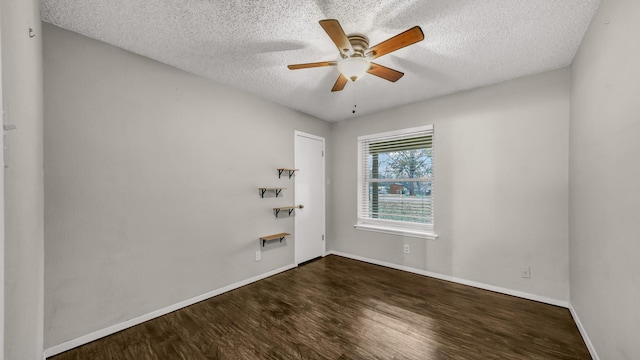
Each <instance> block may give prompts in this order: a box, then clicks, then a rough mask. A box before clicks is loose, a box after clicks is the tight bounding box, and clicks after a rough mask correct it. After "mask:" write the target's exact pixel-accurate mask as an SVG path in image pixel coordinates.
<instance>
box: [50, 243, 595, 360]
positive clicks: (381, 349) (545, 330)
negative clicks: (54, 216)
mask: <svg viewBox="0 0 640 360" xmlns="http://www.w3.org/2000/svg"><path fill="white" fill-rule="evenodd" d="M50 359H52V360H71V359H82V360H86V359H92V360H100V359H136V360H146V359H157V360H160V359H188V360H192V359H193V360H197V359H233V360H235V359H252V360H253V359H340V360H346V359H392V360H396V359H415V360H425V359H465V360H466V359H483V360H486V359H537V360H543V359H545V360H548V359H591V357H590V356H589V353H588V351H587V348H586V347H585V344H584V342H583V340H582V338H581V337H580V334H579V332H578V329H577V328H576V325H575V323H574V322H573V320H572V318H571V315H570V313H569V311H568V310H567V309H564V308H560V307H555V306H551V305H545V304H542V303H538V302H535V301H529V300H524V299H520V298H516V297H512V296H508V295H502V294H497V293H493V292H490V291H485V290H480V289H476V288H472V287H467V286H464V285H459V284H454V283H449V282H446V281H441V280H436V279H431V278H428V277H424V276H420V275H416V274H411V273H407V272H402V271H398V270H393V269H388V268H385V267H381V266H376V265H371V264H367V263H363V262H359V261H355V260H351V259H346V258H343V257H339V256H333V255H332V256H327V257H325V258H323V259H321V260H318V261H314V262H311V263H309V264H306V265H304V266H300V267H298V268H296V269H293V270H289V271H287V272H284V273H281V274H278V275H275V276H272V277H270V278H267V279H265V280H262V281H259V282H256V283H253V284H251V285H248V286H245V287H242V288H240V289H237V290H234V291H231V292H228V293H225V294H222V295H219V296H217V297H215V298H212V299H209V300H206V301H203V302H200V303H197V304H195V305H192V306H189V307H187V308H184V309H181V310H178V311H176V312H173V313H171V314H168V315H165V316H162V317H160V318H157V319H154V320H151V321H148V322H146V323H143V324H140V325H138V326H135V327H132V328H130V329H127V330H124V331H121V332H119V333H116V334H114V335H111V336H109V337H106V338H103V339H100V340H97V341H95V342H92V343H90V344H87V345H84V346H81V347H78V348H76V349H73V350H70V351H68V352H65V353H62V354H60V355H58V356H54V357H52V358H50Z"/></svg>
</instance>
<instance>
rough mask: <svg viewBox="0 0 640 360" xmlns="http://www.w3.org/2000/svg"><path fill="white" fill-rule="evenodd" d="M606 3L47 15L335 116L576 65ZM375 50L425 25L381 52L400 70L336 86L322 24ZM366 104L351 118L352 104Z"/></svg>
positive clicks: (238, 2) (126, 5)
mask: <svg viewBox="0 0 640 360" xmlns="http://www.w3.org/2000/svg"><path fill="white" fill-rule="evenodd" d="M599 2H600V0H484V1H479V0H426V1H425V0H423V1H420V0H396V1H381V0H364V1H359V0H352V1H340V0H328V1H321V0H315V1H309V0H277V1H274V0H272V1H267V0H264V1H260V0H253V1H249V0H225V1H222V0H221V1H214V0H144V1H143V0H41V15H42V20H43V21H46V22H49V23H51V24H54V25H57V26H60V27H62V28H65V29H68V30H71V31H75V32H78V33H80V34H84V35H86V36H88V37H91V38H94V39H97V40H101V41H104V42H106V43H109V44H112V45H115V46H118V47H120V48H123V49H126V50H129V51H131V52H134V53H136V54H140V55H143V56H146V57H149V58H152V59H155V60H157V61H160V62H163V63H166V64H169V65H172V66H175V67H177V68H180V69H182V70H185V71H188V72H191V73H193V74H197V75H200V76H203V77H206V78H209V79H211V80H214V81H216V82H220V83H224V84H227V85H230V86H233V87H236V88H239V89H242V90H245V91H247V92H250V93H253V94H255V95H257V96H259V97H262V98H265V99H269V100H271V101H274V102H276V103H279V104H282V105H285V106H287V107H290V108H293V109H297V110H300V111H302V112H304V113H307V114H311V115H313V116H315V117H318V118H320V119H324V120H327V121H338V120H343V119H347V118H350V117H353V116H359V115H364V114H368V113H372V112H376V111H380V110H382V109H386V108H390V107H394V106H399V105H403V104H407V103H411V102H415V101H420V100H424V99H428V98H433V97H437V96H441V95H445V94H451V93H454V92H458V91H461V90H466V89H472V88H476V87H480V86H485V85H490V84H494V83H498V82H502V81H505V80H509V79H513V78H517V77H521V76H525V75H529V74H534V73H539V72H543V71H546V70H551V69H555V68H560V67H563V66H566V65H569V64H570V63H571V62H572V60H573V57H574V55H575V53H576V51H577V49H578V46H579V45H580V42H581V40H582V37H583V35H584V33H585V31H586V29H587V27H588V25H589V22H590V21H591V18H592V17H593V15H594V13H595V11H596V9H597V7H598V5H599ZM329 18H334V19H337V20H339V21H340V23H341V25H342V28H343V29H344V31H345V32H346V33H347V34H350V33H362V34H365V35H367V36H368V37H369V40H370V41H369V43H370V45H375V44H377V43H380V42H382V41H384V40H386V39H388V38H390V37H392V36H394V35H396V34H398V33H400V32H402V31H404V30H407V29H409V28H410V27H413V26H415V25H419V26H420V27H421V28H422V30H423V32H424V34H425V39H424V40H423V41H421V42H419V43H417V44H414V45H412V46H409V47H406V48H403V49H400V50H397V51H395V52H393V53H391V54H388V55H385V56H382V57H380V58H378V59H376V62H377V63H379V64H381V65H384V66H387V67H391V68H393V69H396V70H399V71H402V72H404V73H405V76H404V77H403V78H401V79H400V80H398V81H397V82H396V83H391V82H388V81H386V80H383V79H380V78H378V77H375V76H365V77H363V78H362V79H360V80H358V81H357V82H355V83H351V82H350V83H348V84H347V86H346V87H345V89H344V90H343V91H340V92H335V93H332V92H331V91H330V90H331V88H332V86H333V84H334V82H335V81H336V79H337V77H338V72H337V68H336V67H321V68H312V69H303V70H295V71H292V70H289V69H287V65H288V64H296V63H307V62H317V61H327V60H329V61H332V60H338V59H339V53H338V50H337V48H336V46H335V45H334V44H333V42H332V41H331V40H330V39H329V37H328V36H327V34H326V33H325V32H324V30H323V29H322V28H321V27H320V25H319V24H318V21H319V20H321V19H329ZM354 105H357V108H356V110H357V112H356V114H355V115H354V114H353V113H352V110H353V109H354Z"/></svg>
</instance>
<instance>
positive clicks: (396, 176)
mask: <svg viewBox="0 0 640 360" xmlns="http://www.w3.org/2000/svg"><path fill="white" fill-rule="evenodd" d="M433 184H434V177H433V126H431V125H429V126H422V127H418V128H411V129H405V130H399V131H392V132H387V133H381V134H373V135H366V136H361V137H359V138H358V223H357V224H356V226H355V227H356V228H357V229H361V230H371V231H379V232H385V233H391V234H400V235H407V236H415V237H424V238H431V239H435V238H436V235H435V234H434V233H433V202H432V197H433Z"/></svg>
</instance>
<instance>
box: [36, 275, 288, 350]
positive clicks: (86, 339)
mask: <svg viewBox="0 0 640 360" xmlns="http://www.w3.org/2000/svg"><path fill="white" fill-rule="evenodd" d="M295 267H296V265H295V264H291V265H287V266H284V267H281V268H279V269H275V270H272V271H269V272H267V273H264V274H260V275H258V276H254V277H252V278H249V279H246V280H243V281H239V282H236V283H233V284H231V285H227V286H225V287H222V288H219V289H216V290H213V291H210V292H208V293H206V294H202V295H200V296H196V297H194V298H191V299H187V300H184V301H181V302H179V303H177V304H174V305H170V306H167V307H165V308H162V309H159V310H156V311H152V312H150V313H148V314H145V315H142V316H138V317H136V318H133V319H131V320H127V321H125V322H122V323H119V324H115V325H112V326H109V327H107V328H105V329H102V330H98V331H94V332H92V333H90V334H87V335H84V336H81V337H78V338H75V339H73V340H69V341H66V342H64V343H62V344H59V345H55V346H52V347H50V348H47V349H45V351H44V357H45V358H48V357H50V356H54V355H58V354H61V353H63V352H65V351H67V350H71V349H73V348H75V347H78V346H80V345H84V344H88V343H90V342H92V341H94V340H97V339H100V338H103V337H105V336H109V335H112V334H115V333H117V332H118V331H122V330H124V329H127V328H130V327H132V326H135V325H139V324H142V323H143V322H145V321H149V320H151V319H155V318H157V317H159V316H162V315H166V314H168V313H170V312H173V311H176V310H179V309H182V308H184V307H187V306H189V305H193V304H195V303H198V302H200V301H203V300H207V299H209V298H212V297H214V296H217V295H220V294H223V293H226V292H228V291H231V290H234V289H237V288H240V287H242V286H245V285H248V284H251V283H253V282H256V281H258V280H262V279H265V278H268V277H269V276H273V275H275V274H278V273H281V272H284V271H287V270H290V269H293V268H295Z"/></svg>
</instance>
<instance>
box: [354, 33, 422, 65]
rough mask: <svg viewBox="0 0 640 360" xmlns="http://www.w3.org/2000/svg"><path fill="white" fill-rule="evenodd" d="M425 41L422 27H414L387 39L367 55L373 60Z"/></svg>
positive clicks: (368, 51) (371, 49)
mask: <svg viewBox="0 0 640 360" xmlns="http://www.w3.org/2000/svg"><path fill="white" fill-rule="evenodd" d="M423 39H424V33H423V32H422V29H420V26H414V27H412V28H411V29H409V30H407V31H405V32H403V33H400V34H398V35H396V36H394V37H392V38H390V39H387V40H385V41H383V42H381V43H380V44H378V45H376V46H372V47H370V48H369V50H367V55H371V59H375V58H379V57H380V56H382V55H386V54H388V53H390V52H393V51H396V50H398V49H402V48H403V47H405V46H409V45H411V44H415V43H417V42H418V41H422V40H423Z"/></svg>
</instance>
